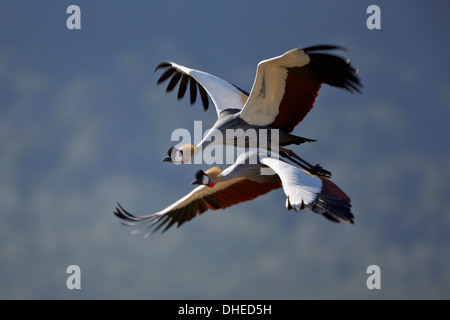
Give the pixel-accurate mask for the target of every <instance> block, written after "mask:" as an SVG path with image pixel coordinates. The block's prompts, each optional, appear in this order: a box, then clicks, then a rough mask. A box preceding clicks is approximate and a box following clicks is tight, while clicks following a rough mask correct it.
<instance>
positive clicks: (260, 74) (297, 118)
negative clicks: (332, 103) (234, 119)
mask: <svg viewBox="0 0 450 320" xmlns="http://www.w3.org/2000/svg"><path fill="white" fill-rule="evenodd" d="M333 49H342V48H340V47H337V46H330V45H322V46H314V47H308V48H304V49H293V50H290V51H288V52H286V53H285V54H283V55H281V56H278V57H275V58H272V59H269V60H264V61H261V62H260V63H259V64H258V68H257V71H256V77H255V81H254V84H253V88H252V90H251V92H250V96H249V98H248V100H247V103H246V104H245V106H244V108H243V109H242V111H241V115H240V116H241V118H242V119H244V120H245V121H247V122H248V123H250V124H253V125H272V126H274V127H276V128H279V129H281V130H283V131H285V132H292V130H294V128H295V127H296V126H297V125H298V124H299V123H300V122H301V121H302V120H303V119H304V117H305V116H306V115H307V114H308V112H309V111H310V110H311V109H312V107H313V105H314V101H315V99H316V97H317V95H318V92H319V89H320V87H321V85H322V83H326V84H328V85H330V86H334V87H338V88H343V89H346V90H348V91H350V92H354V91H357V92H361V91H360V90H361V88H362V85H361V82H360V79H359V78H358V76H357V74H356V72H357V71H356V69H355V68H353V67H352V66H351V65H350V63H349V61H347V60H344V59H343V58H341V57H338V56H335V55H331V54H328V53H320V52H323V51H328V50H333Z"/></svg>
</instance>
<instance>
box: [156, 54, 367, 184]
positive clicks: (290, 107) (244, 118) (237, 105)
mask: <svg viewBox="0 0 450 320" xmlns="http://www.w3.org/2000/svg"><path fill="white" fill-rule="evenodd" d="M335 49H343V50H345V49H344V48H342V47H338V46H332V45H320V46H312V47H308V48H303V49H293V50H290V51H288V52H286V53H284V54H282V55H281V56H278V57H274V58H272V59H268V60H264V61H261V62H260V63H259V64H258V67H257V71H256V77H255V81H254V84H253V87H252V90H251V91H250V94H248V93H247V92H245V91H244V90H242V89H240V88H238V87H236V86H235V85H232V84H230V83H229V82H227V81H225V80H223V79H220V78H218V77H216V76H214V75H211V74H208V73H205V72H202V71H199V70H194V69H190V68H187V67H184V66H181V65H178V64H176V63H173V62H163V63H161V64H159V65H158V66H157V67H156V69H155V72H156V71H157V70H159V69H167V70H165V71H164V73H163V74H162V75H161V76H160V78H159V80H158V84H160V83H162V82H164V81H165V80H168V79H169V78H170V81H169V84H168V86H167V90H166V92H170V91H172V90H173V89H174V88H175V87H176V86H177V84H178V83H180V85H179V89H178V99H181V98H183V97H184V95H185V93H186V91H187V88H188V87H189V92H190V102H191V104H194V103H195V101H196V99H197V90H198V91H199V92H200V97H201V100H202V103H203V108H204V109H205V111H206V110H207V109H208V107H209V100H208V95H209V97H210V98H211V100H212V102H213V103H214V106H215V108H216V112H217V117H218V118H217V121H216V123H215V124H214V125H213V127H212V128H211V130H210V131H209V133H208V134H207V135H206V136H205V137H204V139H203V140H202V141H201V142H200V143H198V144H197V145H196V146H194V145H192V144H186V145H183V146H181V147H180V148H179V149H177V148H175V147H172V148H170V149H169V151H168V157H166V158H164V159H163V161H168V162H176V163H181V162H182V163H185V162H188V161H189V159H190V158H192V157H194V156H195V155H196V154H197V153H199V152H201V151H203V150H204V149H205V148H207V147H209V146H212V145H216V144H224V145H229V146H242V145H243V143H245V142H246V141H247V142H248V141H253V142H257V143H258V144H257V147H259V148H264V149H267V150H270V151H272V152H277V153H279V154H280V155H281V156H282V157H285V158H287V159H289V160H290V161H292V162H294V163H296V164H297V165H299V166H301V167H302V168H304V169H306V170H308V171H309V172H310V173H312V174H319V175H324V176H330V172H328V171H327V170H324V169H323V168H322V167H321V166H319V165H316V166H313V165H311V164H309V163H308V162H306V161H304V160H303V159H302V158H300V157H299V156H298V155H296V154H295V153H294V152H293V151H292V150H289V149H286V148H284V146H287V145H291V144H297V145H298V144H301V143H304V142H311V141H314V140H312V139H306V138H302V137H298V136H295V135H292V134H291V132H292V131H293V130H294V128H295V127H296V126H297V125H298V124H299V123H300V122H301V121H302V120H303V119H304V117H305V116H306V115H307V114H308V112H309V111H310V110H311V109H312V107H313V105H314V101H315V99H316V97H317V95H318V92H319V89H320V87H321V85H322V84H323V83H325V84H328V85H330V86H334V87H338V88H343V89H345V90H348V91H350V92H354V91H357V92H361V88H362V85H361V82H360V79H359V77H358V76H357V70H356V69H355V68H354V67H352V66H351V65H350V63H349V61H348V60H344V59H343V58H341V57H338V56H336V55H332V54H329V53H326V52H328V51H330V50H335ZM261 129H265V130H264V131H261ZM227 130H231V132H233V134H232V135H230V134H226V133H227ZM273 130H275V131H276V134H277V136H274V137H277V141H272V135H271V133H273V132H274V131H273ZM217 131H218V132H220V133H221V137H223V139H216V138H213V135H215V134H216V133H217ZM228 132H230V131H228ZM260 132H264V133H267V135H266V136H263V135H261V134H260ZM246 139H247V140H246ZM274 146H275V148H274ZM277 147H279V148H278V150H277ZM271 148H272V149H271ZM296 160H297V161H296Z"/></svg>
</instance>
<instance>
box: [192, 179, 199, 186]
mask: <svg viewBox="0 0 450 320" xmlns="http://www.w3.org/2000/svg"><path fill="white" fill-rule="evenodd" d="M191 184H192V185H194V184H198V185H202V182H201V181H200V179H198V180H195V181H192V182H191Z"/></svg>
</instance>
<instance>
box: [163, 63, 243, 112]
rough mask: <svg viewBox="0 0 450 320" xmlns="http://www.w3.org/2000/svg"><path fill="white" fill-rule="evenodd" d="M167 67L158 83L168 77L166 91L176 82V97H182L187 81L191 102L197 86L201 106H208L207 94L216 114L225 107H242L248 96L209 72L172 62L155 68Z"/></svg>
mask: <svg viewBox="0 0 450 320" xmlns="http://www.w3.org/2000/svg"><path fill="white" fill-rule="evenodd" d="M161 68H168V69H167V70H166V71H165V72H164V73H163V74H162V75H161V77H160V78H159V80H158V84H159V83H162V82H164V81H165V80H167V79H169V78H171V79H170V82H169V84H168V86H167V90H166V92H170V91H172V90H173V89H174V88H175V87H176V85H177V84H178V82H180V80H181V82H180V87H179V89H178V99H181V98H183V97H184V95H185V93H186V91H187V87H188V82H189V91H190V95H191V104H194V103H195V101H196V98H197V87H198V90H199V92H200V97H201V99H202V103H203V108H204V109H205V110H207V109H208V107H209V101H208V95H209V96H210V98H211V100H212V101H213V103H214V106H215V107H216V112H217V115H219V114H220V113H221V112H222V111H223V110H226V109H232V108H233V109H239V110H240V109H242V108H243V107H244V104H245V102H246V101H247V98H248V93H247V92H245V91H244V90H242V89H239V88H238V87H236V86H234V85H232V84H230V83H229V82H227V81H225V80H223V79H220V78H218V77H216V76H214V75H211V74H209V73H206V72H203V71H199V70H195V69H190V68H187V67H184V66H181V65H179V64H176V63H173V62H163V63H161V64H160V65H158V66H157V67H156V69H155V71H156V70H158V69H161Z"/></svg>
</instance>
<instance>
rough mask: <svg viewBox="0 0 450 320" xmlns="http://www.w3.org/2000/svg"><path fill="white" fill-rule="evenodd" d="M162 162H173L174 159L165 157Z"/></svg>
mask: <svg viewBox="0 0 450 320" xmlns="http://www.w3.org/2000/svg"><path fill="white" fill-rule="evenodd" d="M162 162H172V157H165V158H164V159H162Z"/></svg>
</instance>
